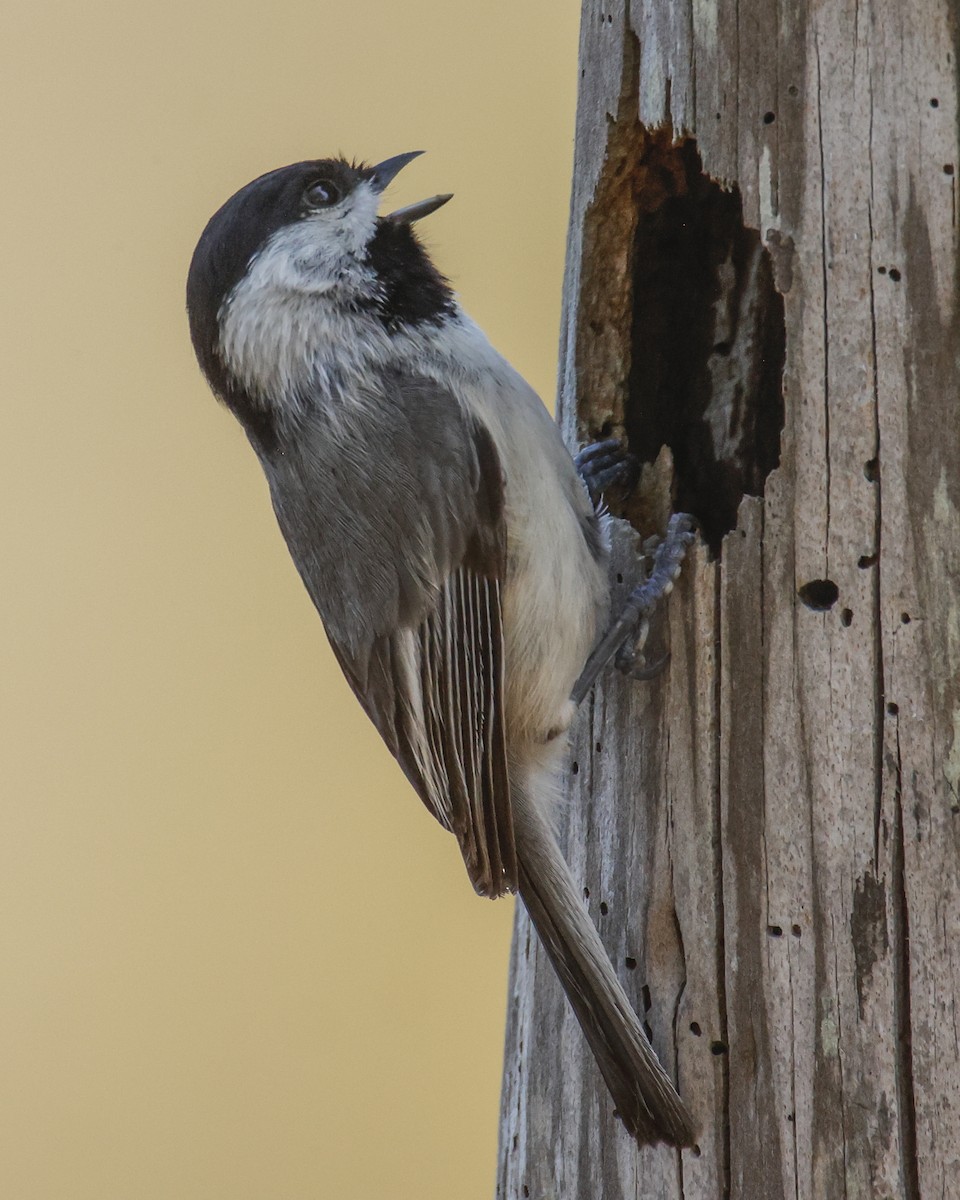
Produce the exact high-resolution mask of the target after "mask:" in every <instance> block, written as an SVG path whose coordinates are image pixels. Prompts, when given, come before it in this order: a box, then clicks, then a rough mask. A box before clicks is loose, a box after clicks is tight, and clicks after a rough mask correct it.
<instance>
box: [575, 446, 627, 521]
mask: <svg viewBox="0 0 960 1200" xmlns="http://www.w3.org/2000/svg"><path fill="white" fill-rule="evenodd" d="M573 461H574V463H575V465H576V468H577V470H578V471H579V472H580V478H581V479H582V480H583V482H584V483H585V484H586V485H587V491H588V492H589V493H590V499H591V500H592V501H593V503H594V506H595V507H596V506H597V505H599V503H600V501H601V499H602V497H603V493H604V492H606V491H608V490H609V489H610V488H612V487H619V488H622V489H623V490H624V491H625V492H629V491H630V490H631V489H632V488H633V486H634V485H635V484H636V482H637V480H638V479H639V477H640V463H639V461H638V459H637V457H636V455H635V454H631V453H630V451H629V450H628V449H627V448H626V446H625V445H624V444H623V442H621V441H620V439H619V438H606V439H605V440H604V441H602V442H591V443H590V445H589V446H584V448H583V449H582V450H581V451H580V453H579V454H578V455H577V456H576V457H575V458H574V460H573Z"/></svg>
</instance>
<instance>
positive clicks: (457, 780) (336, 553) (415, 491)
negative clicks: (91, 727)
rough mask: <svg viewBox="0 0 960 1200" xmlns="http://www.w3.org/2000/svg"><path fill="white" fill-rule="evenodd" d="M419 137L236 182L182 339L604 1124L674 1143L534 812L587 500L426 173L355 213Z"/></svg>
mask: <svg viewBox="0 0 960 1200" xmlns="http://www.w3.org/2000/svg"><path fill="white" fill-rule="evenodd" d="M420 153H422V152H421V151H413V152H410V153H406V154H400V155H397V156H395V157H393V158H388V159H386V160H384V161H383V162H379V163H377V164H376V165H373V166H369V165H365V164H364V163H362V162H356V161H349V160H347V159H346V158H343V157H341V156H337V157H331V158H321V159H312V160H306V161H303V162H297V163H293V164H291V165H289V166H285V167H281V168H279V169H277V170H272V171H270V172H268V173H267V174H264V175H260V176H259V177H258V178H256V179H254V180H253V181H252V182H250V183H248V184H246V185H245V186H244V187H241V188H240V190H239V191H237V192H236V193H235V194H234V195H233V196H231V197H230V199H228V200H227V201H226V203H224V204H223V206H222V207H221V208H220V209H219V210H218V211H217V212H216V213H215V214H214V215H213V216H212V217H211V218H210V220H209V222H208V223H207V225H206V227H205V229H204V230H203V233H202V234H201V236H200V239H199V241H198V243H197V246H196V249H195V251H194V254H193V258H192V261H191V264H190V269H189V274H188V279H187V291H186V296H187V313H188V318H189V325H190V334H191V339H192V343H193V347H194V350H195V353H196V357H197V360H198V362H199V366H200V368H201V370H202V372H203V374H204V376H205V377H206V379H207V381H208V383H209V386H210V388H211V390H212V391H213V393H214V395H215V396H216V397H217V398H218V399H219V400H220V401H221V402H222V403H223V404H224V405H225V406H226V407H227V408H228V409H229V410H230V411H231V412H232V413H233V414H234V416H235V417H236V418H237V419H238V420H239V422H240V424H241V425H242V427H243V429H244V431H245V433H246V435H247V438H248V439H249V441H250V444H251V446H252V448H253V450H254V452H255V454H256V456H257V458H258V459H259V461H260V465H261V467H262V469H263V471H264V474H265V476H266V479H267V483H268V485H269V491H270V496H271V499H272V503H273V508H274V511H275V513H276V518H277V521H278V523H279V526H280V530H281V532H282V534H283V537H284V539H285V540H286V543H287V546H288V548H289V551H290V554H291V556H292V558H293V561H294V563H295V564H296V567H297V570H298V571H299V574H300V576H301V579H302V580H303V583H304V585H305V586H306V589H307V592H308V593H309V596H310V598H311V600H312V601H313V604H314V606H315V607H316V609H317V611H318V613H319V615H320V617H321V619H322V622H323V625H324V627H325V630H326V634H327V637H328V639H329V642H330V645H331V647H332V649H333V653H334V655H335V657H336V659H337V661H338V663H339V665H340V667H341V668H342V670H343V673H344V675H345V676H346V678H347V680H348V682H349V684H350V686H351V688H352V689H353V691H354V693H355V694H356V696H357V698H358V699H359V701H360V704H361V705H362V707H363V709H364V710H365V712H366V713H367V715H368V717H369V718H370V720H371V721H372V722H373V724H374V725H375V726H376V728H377V730H378V731H379V733H380V735H381V737H382V738H383V740H384V741H385V742H386V745H387V747H388V748H389V750H390V751H391V753H392V754H393V755H394V757H395V758H396V759H397V761H398V762H399V764H400V767H401V768H402V770H403V772H404V774H405V775H406V777H407V779H408V780H409V781H410V783H411V784H412V786H413V788H414V790H415V791H416V792H417V793H418V795H419V796H420V798H421V800H422V801H423V803H424V804H425V806H426V807H427V809H428V810H429V811H430V812H431V813H432V814H433V816H434V817H435V818H436V819H437V820H438V821H439V822H440V823H441V825H442V826H443V827H444V828H445V829H447V830H449V831H450V832H451V833H452V834H453V835H454V836H455V838H456V840H457V843H458V845H459V848H460V852H461V854H462V856H463V860H464V864H465V866H466V870H467V874H468V876H469V879H470V882H471V883H472V884H473V887H474V888H475V890H476V891H477V892H478V893H479V894H480V895H481V896H487V897H491V898H495V897H498V896H503V895H505V894H508V893H514V892H518V893H519V896H520V898H521V900H522V902H523V903H524V905H525V906H526V908H527V911H528V912H529V914H530V917H531V918H532V921H533V924H534V926H535V927H536V930H537V933H538V935H539V937H540V939H541V941H542V944H543V946H544V948H545V950H546V953H547V955H548V957H549V959H550V961H551V962H552V965H553V967H554V968H555V970H556V973H557V975H558V977H559V980H560V983H561V984H562V986H563V988H564V990H565V992H566V994H567V996H568V998H569V1000H570V1002H571V1004H572V1007H573V1010H574V1013H575V1015H576V1017H577V1019H578V1021H579V1023H580V1026H581V1028H582V1029H583V1032H584V1035H585V1036H586V1040H587V1043H588V1044H589V1046H590V1049H591V1050H592V1052H593V1055H594V1057H595V1058H596V1061H597V1064H598V1066H599V1069H600V1072H601V1074H602V1076H603V1078H604V1080H605V1082H606V1084H607V1087H608V1089H609V1091H610V1093H611V1095H612V1097H613V1101H614V1104H615V1108H616V1112H617V1115H618V1116H619V1118H620V1120H621V1121H622V1123H623V1125H624V1126H625V1127H626V1129H627V1130H628V1131H629V1133H630V1134H631V1135H632V1136H633V1137H634V1138H635V1139H636V1141H637V1142H638V1143H639V1144H640V1145H646V1144H654V1143H657V1142H664V1143H667V1144H670V1145H673V1146H677V1147H683V1146H689V1145H691V1144H692V1143H693V1141H694V1138H695V1133H696V1127H695V1124H694V1121H693V1119H692V1117H691V1114H690V1112H689V1110H688V1108H687V1106H686V1105H685V1104H684V1102H683V1101H682V1100H681V1099H680V1097H679V1095H678V1093H677V1091H676V1089H675V1087H674V1085H673V1083H672V1081H671V1079H670V1077H669V1076H668V1075H667V1073H666V1071H665V1070H664V1069H663V1067H662V1066H661V1064H660V1062H659V1060H658V1058H657V1056H656V1054H655V1053H654V1051H653V1048H652V1047H651V1045H650V1042H649V1040H648V1038H647V1037H646V1035H645V1033H644V1030H643V1026H642V1024H641V1022H640V1020H639V1018H638V1017H637V1015H636V1013H635V1012H634V1010H633V1008H632V1007H631V1005H630V1002H629V1000H628V998H627V996H626V994H625V992H624V990H623V987H622V985H621V984H620V982H619V980H618V979H617V976H616V973H615V971H614V970H613V967H612V965H611V963H610V960H609V957H608V955H607V953H606V951H605V949H604V947H603V943H602V941H601V940H600V937H599V935H598V933H597V931H596V928H595V927H594V925H593V923H592V921H591V920H590V918H589V915H588V913H587V911H586V908H585V906H584V904H583V900H582V895H581V892H580V890H579V888H578V887H577V886H576V884H575V883H574V880H573V878H572V875H571V872H570V870H569V868H568V866H567V863H566V862H565V860H564V857H563V855H562V853H561V851H560V849H559V846H558V842H557V838H556V834H555V830H554V824H555V822H554V818H553V814H554V812H555V810H556V802H557V796H558V792H559V787H560V784H559V782H558V781H559V779H560V775H561V768H562V761H563V754H564V749H565V746H566V732H567V730H568V728H569V726H570V724H571V721H572V719H573V716H574V712H575V708H576V705H575V702H574V700H573V699H572V698H571V697H572V695H573V692H574V688H575V685H577V683H578V680H581V686H580V688H579V692H578V695H579V694H582V693H583V691H584V687H585V685H584V684H583V681H582V679H581V676H582V673H583V671H584V667H585V664H587V662H588V660H589V659H590V652H591V649H592V648H593V647H594V645H595V643H596V642H597V639H598V635H599V634H600V633H601V631H602V628H603V626H604V624H605V622H606V620H607V616H608V613H609V610H610V604H611V601H610V584H609V579H608V570H607V565H608V564H607V560H608V554H609V532H608V529H607V517H606V515H605V513H604V511H603V508H602V506H601V505H598V504H597V503H596V502H595V498H594V497H592V496H591V493H590V490H589V489H588V487H587V486H586V485H585V482H584V478H583V477H582V476H581V474H580V473H579V472H578V470H577V467H576V465H575V463H574V460H573V458H572V457H571V455H570V453H569V452H568V450H567V449H566V447H565V445H564V443H563V440H562V438H561V436H560V432H559V430H558V427H557V425H556V423H555V422H554V420H553V419H552V417H551V416H550V414H549V412H548V411H547V409H546V407H545V406H544V404H543V403H542V401H541V400H540V398H539V396H537V394H536V393H535V391H534V390H533V389H532V388H531V387H530V386H529V385H528V384H527V383H526V382H525V380H524V379H523V378H522V377H521V376H520V374H519V373H518V372H517V371H516V370H515V369H514V368H513V367H512V366H510V364H509V363H508V362H507V361H506V360H505V359H504V358H503V357H502V356H501V355H500V354H499V353H498V352H497V351H496V350H495V349H494V348H493V346H492V345H491V343H490V342H489V341H488V339H487V337H486V336H485V334H484V333H483V331H482V330H481V329H480V328H479V326H478V325H477V324H475V323H474V322H473V321H472V320H471V318H470V317H469V316H468V315H467V314H466V313H465V311H464V310H463V308H462V307H461V305H460V302H459V300H458V298H457V296H456V294H455V293H454V291H453V289H452V287H451V284H450V283H449V281H448V280H447V279H446V278H445V277H444V276H443V275H442V274H441V273H440V271H439V270H438V269H437V267H436V266H435V265H434V263H433V261H432V259H431V257H430V255H429V253H428V252H427V250H426V248H425V247H424V245H423V243H422V241H421V240H420V238H419V237H418V235H417V233H416V231H415V229H414V225H415V223H416V222H417V221H419V220H421V219H422V218H423V217H426V216H428V215H429V214H430V213H432V212H434V211H436V210H437V209H438V208H439V207H441V205H443V204H445V203H446V202H447V201H448V200H449V199H450V198H451V197H450V195H449V194H442V195H435V196H432V197H430V198H429V199H426V200H423V201H420V202H418V203H415V204H411V205H408V206H406V207H405V208H401V209H399V210H396V211H394V212H392V213H389V214H387V215H382V216H381V215H379V206H380V199H381V195H382V193H383V192H384V190H385V189H386V188H387V186H388V185H389V184H390V183H391V181H392V180H393V179H394V178H395V177H396V175H397V173H398V172H399V171H400V170H401V169H402V168H404V167H405V166H407V164H408V163H410V162H411V161H412V160H413V159H414V158H416V157H417V156H418V155H419V154H420ZM595 458H596V461H595V462H594V463H593V466H594V467H595V468H596V471H595V473H597V471H599V473H601V474H602V473H603V471H604V470H605V471H606V472H607V473H609V472H610V471H611V470H614V471H615V470H616V469H617V466H618V462H620V461H622V455H618V453H617V451H616V450H615V449H614V450H613V451H612V453H610V454H604V453H601V454H599V455H598V456H595ZM586 465H589V456H588V457H587V460H586ZM601 468H602V470H601ZM677 556H678V555H677V554H674V558H676V557H677ZM668 557H669V556H668ZM672 562H673V560H672V559H671V560H670V561H669V562H668V566H669V567H670V570H671V571H673V567H672V565H671V564H672ZM674 573H675V572H674ZM671 578H672V575H671ZM620 640H621V641H622V640H623V639H622V637H621V638H620Z"/></svg>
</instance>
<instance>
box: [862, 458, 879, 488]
mask: <svg viewBox="0 0 960 1200" xmlns="http://www.w3.org/2000/svg"><path fill="white" fill-rule="evenodd" d="M863 474H864V477H865V478H866V480H867V482H868V483H876V482H877V480H878V479H879V478H880V460H879V458H868V459H867V461H866V462H865V463H864V464H863Z"/></svg>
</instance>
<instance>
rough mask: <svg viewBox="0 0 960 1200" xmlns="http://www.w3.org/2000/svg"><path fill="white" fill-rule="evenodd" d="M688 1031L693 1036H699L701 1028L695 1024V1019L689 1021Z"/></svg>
mask: <svg viewBox="0 0 960 1200" xmlns="http://www.w3.org/2000/svg"><path fill="white" fill-rule="evenodd" d="M690 1032H691V1033H692V1034H693V1036H694V1037H699V1036H700V1033H701V1029H700V1026H699V1025H698V1024H697V1022H696V1021H691V1022H690Z"/></svg>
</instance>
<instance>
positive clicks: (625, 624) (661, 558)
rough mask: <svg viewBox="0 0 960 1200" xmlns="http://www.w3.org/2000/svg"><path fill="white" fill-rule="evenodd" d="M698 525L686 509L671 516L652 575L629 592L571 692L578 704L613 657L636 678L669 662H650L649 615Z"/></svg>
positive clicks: (648, 676) (651, 675)
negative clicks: (647, 648)
mask: <svg viewBox="0 0 960 1200" xmlns="http://www.w3.org/2000/svg"><path fill="white" fill-rule="evenodd" d="M695 529H696V521H695V520H694V518H693V517H691V516H688V515H687V514H686V513H674V514H673V516H672V517H671V518H670V521H669V523H668V525H667V532H666V535H665V536H664V538H663V539H662V541H660V542H658V543H657V545H656V548H655V549H654V550H653V566H652V567H651V569H650V573H649V575H648V576H647V578H646V579H645V580H644V581H643V583H641V584H638V585H637V587H635V588H634V589H633V591H632V592H631V593H630V595H629V597H628V598H627V602H626V604H625V605H624V606H623V608H622V610H621V612H620V615H619V616H618V617H617V619H616V620H615V621H614V622H613V624H612V625H611V626H610V628H609V629H608V630H607V632H606V633H605V634H604V636H603V637H602V638H601V639H600V642H599V643H598V645H597V647H596V649H595V650H594V651H593V653H592V654H591V655H590V657H589V659H588V660H587V665H586V666H585V667H584V669H583V672H582V673H581V675H580V678H579V679H578V680H577V682H576V685H575V686H574V689H573V693H572V695H571V699H572V700H573V701H574V703H575V704H579V703H580V701H581V700H582V699H583V698H584V696H586V694H587V692H589V690H590V689H591V687H593V685H594V683H595V682H596V679H597V676H598V675H599V674H600V672H601V671H602V670H603V668H604V667H605V666H606V665H607V664H608V663H609V662H610V661H611V660H614V661H615V663H616V666H617V668H618V669H619V670H621V671H623V672H624V673H625V674H627V675H630V676H631V677H632V678H634V679H653V678H655V677H656V676H657V675H659V674H660V672H661V671H662V670H663V668H664V667H665V666H666V664H667V658H668V656H665V657H663V658H662V659H660V660H658V661H657V662H655V663H652V664H648V663H647V662H646V661H645V659H644V656H643V647H644V645H645V643H646V640H647V634H648V633H649V628H650V617H651V616H652V614H653V612H654V610H655V609H656V607H657V605H658V604H659V602H660V601H661V600H662V599H663V598H664V597H665V596H668V595H669V594H670V592H671V591H672V590H673V585H674V584H675V583H676V581H677V576H678V575H679V574H680V568H681V566H682V565H683V559H684V556H685V555H686V553H687V549H688V548H689V546H690V545H691V544H692V543H693V541H694V538H695V537H696V533H695Z"/></svg>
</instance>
